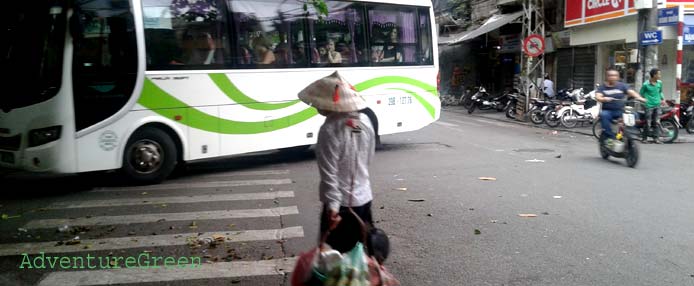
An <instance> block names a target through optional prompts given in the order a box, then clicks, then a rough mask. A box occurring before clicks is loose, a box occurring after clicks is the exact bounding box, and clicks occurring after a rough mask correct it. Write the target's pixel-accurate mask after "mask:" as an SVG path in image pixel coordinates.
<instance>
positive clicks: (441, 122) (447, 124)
mask: <svg viewBox="0 0 694 286" xmlns="http://www.w3.org/2000/svg"><path fill="white" fill-rule="evenodd" d="M434 124H438V125H443V126H448V127H457V126H458V124H453V123H448V122H444V121H436V122H434Z"/></svg>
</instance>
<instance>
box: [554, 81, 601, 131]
mask: <svg viewBox="0 0 694 286" xmlns="http://www.w3.org/2000/svg"><path fill="white" fill-rule="evenodd" d="M573 95H574V96H575V98H574V100H573V102H572V103H571V105H570V106H565V107H563V108H562V109H560V110H559V111H558V112H557V114H558V116H559V121H560V122H561V125H562V126H564V127H566V128H574V127H576V124H578V123H579V122H580V123H581V124H583V123H585V122H588V123H592V122H593V121H594V120H595V119H596V118H598V115H599V114H600V106H601V105H600V103H599V102H598V101H597V100H595V90H593V91H591V92H590V93H588V94H587V95H585V96H583V98H580V96H581V94H578V93H575V94H573Z"/></svg>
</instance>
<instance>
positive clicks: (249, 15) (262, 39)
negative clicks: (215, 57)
mask: <svg viewBox="0 0 694 286" xmlns="http://www.w3.org/2000/svg"><path fill="white" fill-rule="evenodd" d="M228 4H229V7H230V8H231V13H232V19H233V22H234V25H233V26H234V29H235V31H234V33H233V34H234V35H235V36H236V37H235V39H236V42H235V47H236V55H235V57H234V59H235V62H236V63H237V64H238V65H239V66H240V67H245V68H277V67H301V66H305V65H306V62H307V60H306V59H307V57H306V45H305V44H304V35H305V32H304V21H303V14H302V13H303V8H302V5H301V3H299V2H290V1H273V0H260V1H258V0H253V1H251V0H241V1H236V0H234V1H229V2H228Z"/></svg>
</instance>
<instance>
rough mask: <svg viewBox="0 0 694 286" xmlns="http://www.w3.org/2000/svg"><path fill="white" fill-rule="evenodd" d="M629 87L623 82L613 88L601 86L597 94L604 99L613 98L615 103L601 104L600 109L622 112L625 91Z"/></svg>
mask: <svg viewBox="0 0 694 286" xmlns="http://www.w3.org/2000/svg"><path fill="white" fill-rule="evenodd" d="M629 89H630V88H629V86H628V85H626V84H625V83H623V82H617V84H615V85H614V86H607V85H604V84H603V85H601V86H600V87H599V88H598V91H597V93H602V95H603V96H604V97H611V98H614V99H615V101H611V102H603V103H602V109H607V110H623V109H624V101H623V100H624V99H625V98H626V97H627V91H628V90H629Z"/></svg>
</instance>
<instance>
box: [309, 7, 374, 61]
mask: <svg viewBox="0 0 694 286" xmlns="http://www.w3.org/2000/svg"><path fill="white" fill-rule="evenodd" d="M326 3H327V4H328V10H329V11H330V13H329V14H328V16H327V17H324V18H322V19H319V18H318V17H317V16H316V15H315V13H311V14H310V15H309V18H308V24H309V30H310V31H311V43H310V45H309V48H310V50H309V53H310V56H311V64H312V65H313V66H360V65H366V64H367V63H368V61H367V55H366V54H367V53H366V37H365V26H364V20H363V6H362V5H360V4H357V3H350V2H343V1H327V2H326Z"/></svg>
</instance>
